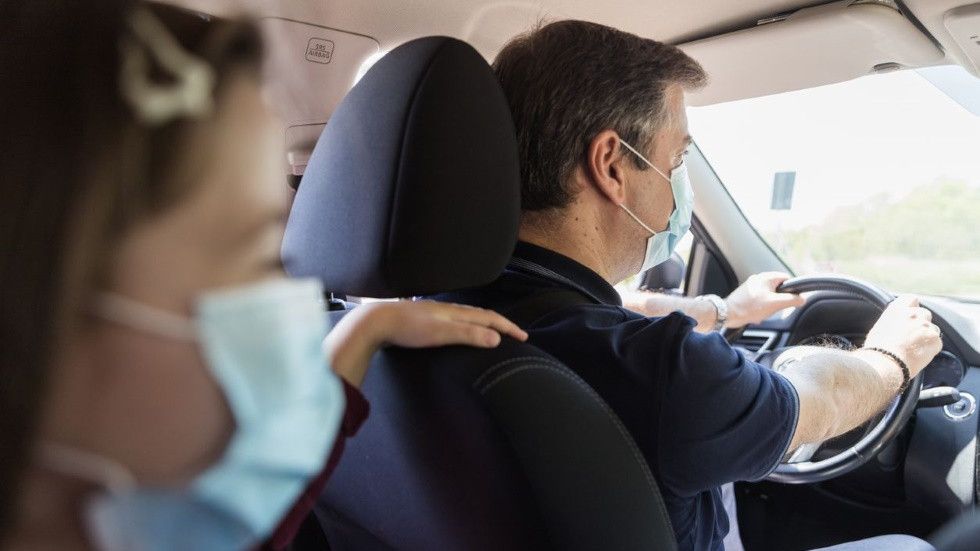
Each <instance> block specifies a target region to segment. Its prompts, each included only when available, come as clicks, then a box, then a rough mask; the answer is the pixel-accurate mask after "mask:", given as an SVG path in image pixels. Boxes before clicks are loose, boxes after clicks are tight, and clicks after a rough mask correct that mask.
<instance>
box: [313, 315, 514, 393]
mask: <svg viewBox="0 0 980 551" xmlns="http://www.w3.org/2000/svg"><path fill="white" fill-rule="evenodd" d="M502 335H507V336H509V337H512V338H514V339H517V340H519V341H524V340H527V333H525V332H524V331H523V330H521V329H520V328H519V327H517V325H515V324H514V323H513V322H511V321H510V320H508V319H507V318H505V317H503V316H501V315H500V314H498V313H496V312H493V311H491V310H485V309H483V308H474V307H472V306H463V305H459V304H449V303H444V302H433V301H427V300H423V301H398V302H376V303H371V304H365V305H363V306H360V307H358V308H356V309H354V310H353V311H352V312H351V313H350V314H348V315H347V316H345V317H344V318H343V319H341V321H340V322H339V323H338V324H337V326H336V327H335V328H334V329H333V331H331V332H330V334H329V335H328V336H327V339H326V341H325V342H324V348H325V349H326V351H327V353H328V354H329V356H330V362H331V365H332V367H333V370H334V371H335V372H336V373H337V374H338V375H340V376H342V377H344V378H345V379H346V380H347V381H348V382H349V383H351V384H353V385H355V386H359V385H360V383H361V381H362V380H363V379H364V375H365V373H366V372H367V368H368V365H369V363H370V360H371V356H372V355H374V353H375V352H377V351H378V349H380V348H381V347H382V346H385V345H395V346H403V347H406V348H432V347H438V346H448V345H464V346H475V347H478V348H493V347H495V346H497V345H498V344H500V340H501V336H502Z"/></svg>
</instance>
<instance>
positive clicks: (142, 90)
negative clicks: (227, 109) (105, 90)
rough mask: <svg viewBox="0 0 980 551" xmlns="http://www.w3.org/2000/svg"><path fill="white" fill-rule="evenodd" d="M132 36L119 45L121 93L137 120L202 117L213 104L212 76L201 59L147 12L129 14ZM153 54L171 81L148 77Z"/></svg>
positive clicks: (139, 10)
mask: <svg viewBox="0 0 980 551" xmlns="http://www.w3.org/2000/svg"><path fill="white" fill-rule="evenodd" d="M129 28H130V30H131V32H132V35H133V36H132V37H128V38H125V39H123V41H122V44H121V54H122V60H121V67H120V93H121V94H122V97H123V98H124V99H125V100H126V101H127V102H128V103H129V105H130V107H132V109H133V111H134V112H135V114H136V117H137V118H138V119H139V120H140V122H142V123H144V124H147V125H151V126H158V125H161V124H165V123H167V122H170V121H171V120H173V119H175V118H178V117H183V116H186V117H192V118H197V117H203V116H206V115H208V114H210V113H211V111H212V109H213V107H214V98H213V92H214V85H215V76H214V71H213V70H212V68H211V67H210V66H209V65H208V63H206V62H205V61H204V60H202V59H200V58H198V57H195V56H193V55H191V54H190V53H188V52H187V51H186V50H185V49H184V48H183V47H182V46H181V45H180V43H179V42H178V41H177V39H176V38H174V36H173V35H172V34H171V33H170V32H169V31H168V30H167V27H166V26H165V25H164V24H163V23H162V22H161V21H160V20H159V19H157V17H156V16H154V15H153V13H151V12H150V10H148V9H146V8H136V9H135V10H133V13H132V14H131V15H130V17H129ZM151 54H152V56H153V58H154V59H155V61H156V63H157V65H158V66H159V67H160V68H161V69H163V70H165V71H167V72H168V73H169V74H170V76H172V77H173V79H174V82H173V83H168V84H160V83H157V82H154V81H153V79H152V78H151V77H150V72H151V62H150V55H151Z"/></svg>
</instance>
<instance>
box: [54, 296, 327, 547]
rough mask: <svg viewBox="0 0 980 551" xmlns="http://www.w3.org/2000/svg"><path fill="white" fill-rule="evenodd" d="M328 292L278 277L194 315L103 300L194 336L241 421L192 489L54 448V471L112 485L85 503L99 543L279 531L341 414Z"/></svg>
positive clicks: (108, 306)
mask: <svg viewBox="0 0 980 551" xmlns="http://www.w3.org/2000/svg"><path fill="white" fill-rule="evenodd" d="M322 297H323V292H322V288H321V286H320V284H319V282H317V281H315V280H289V279H285V278H281V279H276V280H271V281H266V282H263V283H258V284H251V285H248V286H243V287H239V288H233V289H229V290H222V291H215V292H208V293H206V294H204V295H202V296H201V297H200V298H199V300H198V301H197V307H196V314H195V317H194V318H193V319H186V318H184V317H182V316H179V315H177V314H173V313H170V312H167V311H162V310H159V309H157V308H155V307H151V306H148V305H145V304H142V303H139V302H136V301H133V300H131V299H128V298H125V297H121V296H118V295H113V294H107V295H104V296H103V297H102V300H101V301H100V303H99V307H98V309H97V314H98V315H100V316H101V317H103V318H106V319H107V320H110V321H113V322H115V323H119V324H122V325H126V326H129V327H131V328H133V329H136V330H138V331H141V332H144V333H150V334H154V335H158V336H159V337H161V338H165V339H176V340H192V341H195V342H196V343H197V344H198V346H199V347H200V349H201V351H202V353H203V355H204V357H205V359H206V364H207V366H208V369H209V370H210V374H211V376H212V377H213V378H214V379H215V381H217V383H218V385H219V387H220V388H221V391H222V394H223V396H224V399H225V400H226V402H227V405H228V407H229V408H230V409H231V412H232V415H233V417H234V421H235V425H236V426H235V431H234V434H233V435H232V437H231V441H230V442H229V443H228V445H227V447H226V448H225V450H224V453H223V454H222V455H221V457H220V459H219V460H218V461H217V462H216V463H215V464H213V465H211V466H210V467H209V468H208V469H207V470H205V471H204V472H202V473H201V474H200V475H198V476H197V477H195V478H194V479H193V480H192V481H190V482H189V484H188V485H187V486H186V487H183V488H151V487H145V486H141V485H140V484H139V483H138V482H136V481H135V477H133V476H132V475H131V474H130V473H129V471H128V469H126V468H125V467H124V466H122V465H120V464H118V463H116V462H114V461H112V460H110V459H108V458H104V457H100V456H98V455H96V454H92V453H89V452H86V451H83V450H77V449H72V448H69V447H65V446H62V445H59V444H55V443H48V444H45V445H44V448H43V459H44V461H45V462H46V464H47V465H48V466H49V467H50V468H52V469H54V470H57V471H60V472H65V473H67V474H70V475H73V476H78V477H83V478H87V479H90V480H93V481H95V482H97V483H99V484H100V485H102V486H103V487H104V488H105V491H104V492H103V493H101V494H99V495H97V496H95V497H93V498H92V499H91V500H90V501H89V503H88V504H87V506H86V510H85V517H86V519H85V520H86V522H87V524H88V527H89V530H90V533H91V537H92V538H93V540H94V543H96V545H98V546H99V547H100V548H102V549H110V550H114V549H120V550H122V549H146V550H155V549H160V550H163V549H202V550H204V549H208V550H222V549H229V550H230V549H244V548H249V547H253V546H255V545H257V544H259V543H260V542H261V541H262V540H263V539H264V538H266V537H267V536H268V535H269V534H270V533H271V532H272V531H273V529H274V528H275V527H276V526H277V524H278V523H279V521H280V520H281V518H282V517H283V516H284V515H285V514H286V513H287V512H288V510H289V509H290V507H291V506H292V505H293V504H294V502H295V501H296V499H297V498H298V497H299V496H300V494H301V493H302V491H303V490H304V489H305V487H306V486H307V484H308V483H309V481H310V480H311V479H312V478H314V477H315V476H316V475H317V474H319V472H320V471H321V470H322V469H323V468H324V466H325V463H326V460H327V457H328V455H329V451H330V448H331V446H332V444H333V442H334V440H335V438H336V435H337V432H338V429H339V426H340V422H341V419H342V416H343V411H344V406H345V404H344V393H343V388H342V385H341V383H340V381H339V379H338V378H337V377H336V376H335V375H334V374H333V372H332V371H331V370H330V368H329V367H328V365H327V361H326V357H325V354H324V352H323V350H322V341H323V338H324V336H325V335H326V331H327V328H326V320H325V316H324V311H323V306H322ZM133 369H138V367H137V366H134V367H133ZM160 438H167V435H166V434H161V435H160Z"/></svg>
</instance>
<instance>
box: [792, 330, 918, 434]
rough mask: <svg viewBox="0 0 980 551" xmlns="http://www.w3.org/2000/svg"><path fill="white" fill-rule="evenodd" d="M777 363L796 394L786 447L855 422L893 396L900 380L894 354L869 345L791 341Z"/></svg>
mask: <svg viewBox="0 0 980 551" xmlns="http://www.w3.org/2000/svg"><path fill="white" fill-rule="evenodd" d="M777 369H778V370H779V371H780V372H781V373H782V374H783V375H784V376H785V377H786V378H787V379H789V380H790V382H791V383H793V386H794V387H796V392H797V394H798V395H799V397H800V417H799V421H798V423H797V425H796V433H795V435H794V436H793V442H792V443H791V444H790V449H796V448H797V447H798V446H799V445H801V444H806V443H811V442H821V441H823V440H827V439H828V438H833V437H834V436H838V435H841V434H844V433H845V432H847V431H849V430H851V429H853V428H855V427H857V426H859V425H861V424H862V423H864V422H865V421H867V420H868V419H870V418H871V417H872V416H873V415H875V414H876V413H878V412H880V411H881V410H882V409H883V408H884V407H885V406H886V405H887V404H888V402H889V401H891V399H892V398H894V397H895V395H896V394H897V393H898V391H899V388H900V387H901V385H902V381H903V378H902V372H901V369H900V368H899V367H898V365H897V364H896V363H895V361H894V360H892V359H891V358H889V357H888V356H885V355H883V354H881V353H879V352H874V351H870V350H855V351H852V352H846V351H843V350H833V349H826V348H817V347H797V348H795V349H791V350H789V351H787V352H786V353H784V354H783V355H782V356H780V357H779V358H778V359H777Z"/></svg>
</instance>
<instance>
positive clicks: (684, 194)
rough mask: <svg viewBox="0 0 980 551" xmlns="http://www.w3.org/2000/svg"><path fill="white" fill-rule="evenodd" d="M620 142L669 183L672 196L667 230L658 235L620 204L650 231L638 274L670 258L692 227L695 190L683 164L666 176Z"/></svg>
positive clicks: (627, 145)
mask: <svg viewBox="0 0 980 551" xmlns="http://www.w3.org/2000/svg"><path fill="white" fill-rule="evenodd" d="M619 143H621V144H623V147H625V148H626V149H629V150H630V151H632V152H633V154H634V155H636V156H637V157H639V158H640V159H641V160H642V161H643V162H644V163H646V164H647V165H649V166H650V168H652V169H653V170H655V171H656V172H657V174H659V175H660V176H661V177H663V178H664V179H665V180H667V181H668V182H670V189H671V192H672V194H673V197H674V210H673V212H672V213H671V214H670V220H669V222H668V226H667V229H666V230H664V231H661V232H658V231H654V230H653V229H651V228H650V226H648V225H647V224H645V223H643V221H641V220H640V219H639V218H638V217H637V216H636V215H635V214H633V212H632V211H631V210H630V209H629V208H627V207H626V205H623V204H621V205H619V206H620V207H621V208H622V209H623V210H624V211H626V213H627V214H629V215H630V217H631V218H632V219H633V220H636V223H637V224H639V225H640V226H642V227H643V229H645V230H646V231H648V232H650V236H649V237H648V238H647V241H646V252H645V253H644V255H643V266H642V267H641V268H640V273H642V272H645V271H647V270H649V269H650V268H652V267H654V266H656V265H657V264H660V263H661V262H664V261H665V260H667V259H668V258H670V255H672V254H673V253H674V249H676V248H677V244H678V243H679V242H680V240H681V238H683V237H684V235H685V234H687V231H688V230H689V229H690V228H691V217H692V215H693V212H694V190H693V189H692V188H691V181H690V180H689V179H688V175H687V165H686V164H684V163H682V164H681V165H680V166H678V167H677V168H675V169H673V170H672V171H670V176H669V177H668V176H667V175H666V174H664V173H663V172H661V171H660V169H659V168H657V167H655V166H653V163H651V162H650V161H649V160H647V158H646V157H644V156H643V155H641V154H640V152H639V151H637V150H636V149H635V148H634V147H633V146H631V145H630V144H628V143H626V142H625V141H623V140H622V139H620V140H619Z"/></svg>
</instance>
